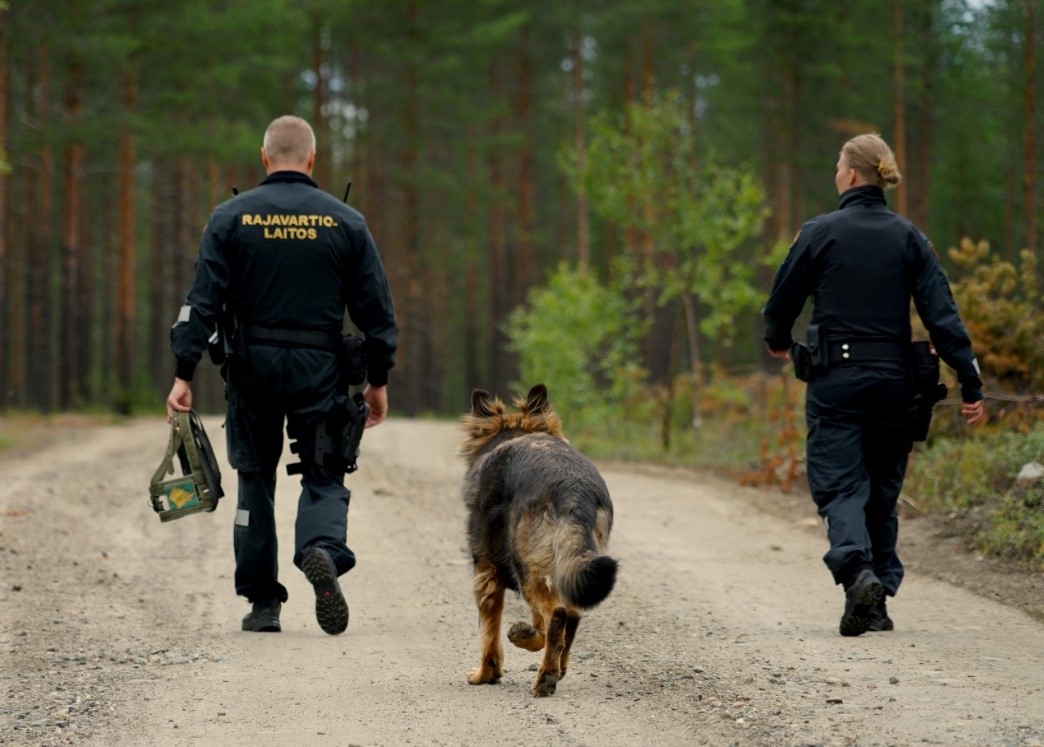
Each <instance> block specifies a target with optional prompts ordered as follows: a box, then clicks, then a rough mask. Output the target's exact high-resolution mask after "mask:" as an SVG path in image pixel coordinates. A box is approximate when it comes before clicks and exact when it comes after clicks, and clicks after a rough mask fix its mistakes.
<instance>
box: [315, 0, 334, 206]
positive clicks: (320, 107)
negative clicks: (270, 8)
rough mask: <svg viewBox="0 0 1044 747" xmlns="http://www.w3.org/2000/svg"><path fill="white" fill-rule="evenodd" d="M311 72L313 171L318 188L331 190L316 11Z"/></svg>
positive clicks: (322, 53) (323, 67) (320, 31)
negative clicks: (313, 78) (313, 76)
mask: <svg viewBox="0 0 1044 747" xmlns="http://www.w3.org/2000/svg"><path fill="white" fill-rule="evenodd" d="M312 74H313V75H315V88H314V89H313V90H312V129H313V130H314V131H315V140H316V145H315V148H316V156H315V168H314V170H313V173H314V175H315V181H316V183H317V184H318V185H319V186H320V188H322V189H325V190H327V191H330V190H331V186H332V185H331V183H330V180H331V174H333V165H332V164H331V163H330V155H331V153H332V152H333V151H332V149H331V147H330V137H329V127H327V124H326V114H325V113H324V112H325V108H326V103H327V102H326V51H325V49H324V48H323V16H322V15H321V14H320V13H318V12H316V13H315V15H313V16H312Z"/></svg>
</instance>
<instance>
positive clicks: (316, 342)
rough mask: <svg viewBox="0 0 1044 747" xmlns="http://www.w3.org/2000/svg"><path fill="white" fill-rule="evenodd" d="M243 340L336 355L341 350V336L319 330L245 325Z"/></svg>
mask: <svg viewBox="0 0 1044 747" xmlns="http://www.w3.org/2000/svg"><path fill="white" fill-rule="evenodd" d="M241 331H242V333H243V340H244V341H245V342H247V343H248V344H250V343H253V344H257V345H276V346H279V347H284V348H316V349H318V350H326V351H329V352H331V353H336V352H338V351H340V349H341V334H340V333H339V332H327V331H324V330H319V329H276V328H273V327H258V326H255V325H250V324H247V325H244V326H243V328H242V330H241Z"/></svg>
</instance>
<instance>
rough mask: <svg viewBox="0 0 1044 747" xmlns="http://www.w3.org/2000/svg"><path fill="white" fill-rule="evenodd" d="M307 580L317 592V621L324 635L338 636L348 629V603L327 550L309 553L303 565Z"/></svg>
mask: <svg viewBox="0 0 1044 747" xmlns="http://www.w3.org/2000/svg"><path fill="white" fill-rule="evenodd" d="M301 570H303V571H304V574H305V578H307V579H308V582H309V583H310V584H311V585H312V588H313V589H314V590H315V619H316V620H317V621H318V622H319V627H320V628H322V629H323V632H324V633H328V634H329V635H337V634H339V633H343V632H344V631H345V630H347V629H348V602H347V600H345V598H344V594H342V593H341V587H340V585H339V584H338V583H337V570H336V568H334V564H333V560H331V559H330V556H329V555H327V554H326V551H325V550H322V549H315V550H312V551H311V552H309V553H308V554H307V555H306V556H305V558H304V560H303V561H302V563H301Z"/></svg>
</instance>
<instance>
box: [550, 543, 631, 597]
mask: <svg viewBox="0 0 1044 747" xmlns="http://www.w3.org/2000/svg"><path fill="white" fill-rule="evenodd" d="M577 529H578V528H577V527H575V526H574V527H570V528H568V529H564V531H559V533H558V535H557V536H556V538H555V579H554V580H555V586H556V587H557V588H558V593H559V594H561V595H562V597H563V598H564V599H565V601H566V602H568V603H570V604H572V605H574V606H576V607H579V608H581V609H587V608H589V607H594V606H595V605H596V604H598V603H599V602H601V601H602V600H603V599H605V598H606V597H607V596H609V592H611V591H612V590H613V585H614V584H615V583H616V569H617V567H618V563H617V562H616V560H614V559H613V558H610V557H609V556H608V555H602V554H600V553H599V552H598V549H597V546H596V545H595V544H594V542H593V540H592V539H591V537H590V536H587V537H585V536H584V534H585V533H584V532H582V531H577Z"/></svg>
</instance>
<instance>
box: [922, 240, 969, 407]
mask: <svg viewBox="0 0 1044 747" xmlns="http://www.w3.org/2000/svg"><path fill="white" fill-rule="evenodd" d="M913 240H914V243H915V256H916V261H915V264H914V268H915V270H914V277H913V299H914V306H915V307H916V308H917V314H918V316H920V317H921V321H922V322H924V326H925V328H926V329H927V330H928V335H929V336H930V337H931V340H932V344H933V345H934V346H935V349H936V351H937V352H938V353H939V357H940V358H942V359H943V361H945V362H946V365H948V366H949V367H950V368H952V369H953V370H954V371H956V372H957V380H958V381H959V382H960V384H961V398H962V399H963V400H964V401H965V402H978V401H979V400H980V399H982V379H980V378H979V363H978V361H976V360H975V353H974V351H972V344H971V338H970V337H969V336H968V331H967V330H966V329H965V328H964V323H963V322H962V321H961V317H960V315H959V314H958V312H957V304H956V303H955V302H954V300H953V294H952V293H951V292H950V284H949V283H948V282H947V281H946V276H945V275H944V274H943V271H942V267H940V266H939V260H938V258H937V257H936V255H935V251H934V250H933V249H932V248H931V245H930V244H929V242H928V239H926V238H925V237H924V236H923V235H919V234H918V235H915V236H914V239H913Z"/></svg>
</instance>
